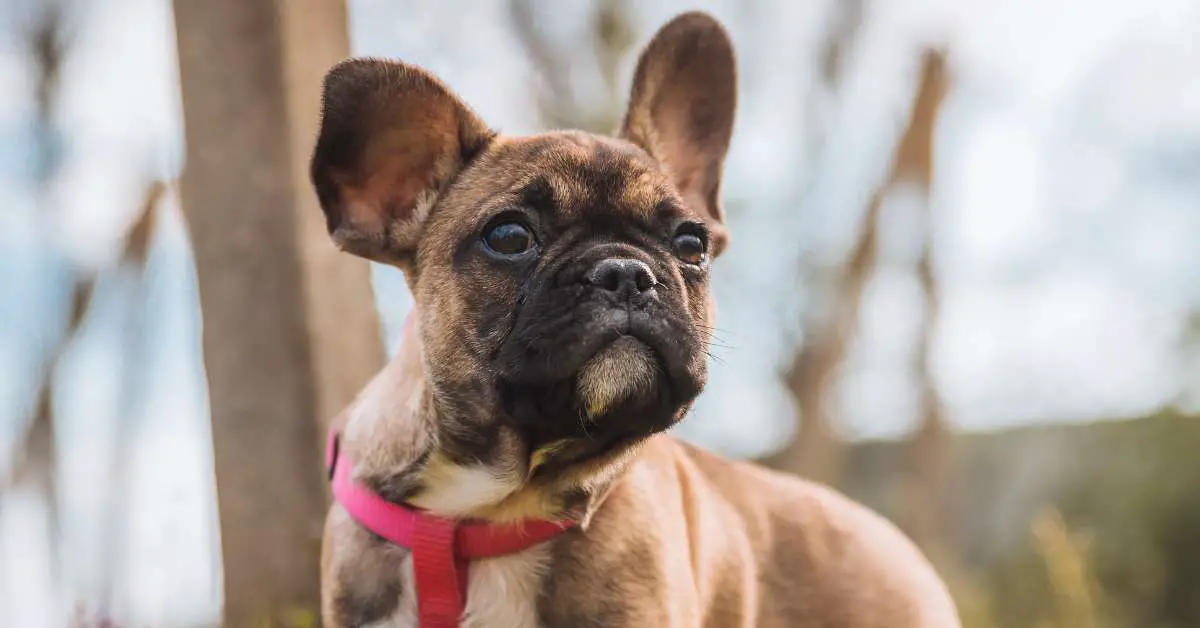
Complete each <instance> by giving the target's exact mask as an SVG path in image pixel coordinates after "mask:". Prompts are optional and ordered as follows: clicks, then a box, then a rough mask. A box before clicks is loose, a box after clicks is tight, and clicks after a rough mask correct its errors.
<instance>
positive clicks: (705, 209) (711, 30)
mask: <svg viewBox="0 0 1200 628" xmlns="http://www.w3.org/2000/svg"><path fill="white" fill-rule="evenodd" d="M736 106H737V70H736V65H735V62H734V56H733V44H732V42H730V40H729V35H728V34H727V33H726V32H725V28H724V27H722V26H721V24H720V23H719V22H717V21H716V20H715V19H713V18H712V17H711V16H709V15H707V14H705V13H699V12H690V13H684V14H682V15H680V16H678V17H676V18H675V19H673V20H671V21H670V22H668V23H667V24H666V25H665V26H663V27H662V28H661V29H659V31H658V33H656V34H655V35H654V38H653V39H652V40H650V43H649V45H647V46H646V50H645V51H644V52H643V53H642V56H641V58H640V59H639V60H638V64H637V71H636V72H635V73H634V78H633V93H632V95H631V96H630V99H629V110H628V111H627V112H626V114H625V121H624V123H623V124H622V125H621V137H623V138H625V139H627V140H629V141H631V142H633V143H635V144H637V145H639V146H641V147H642V148H643V149H645V150H646V151H647V152H649V153H650V155H651V156H653V157H654V158H655V159H657V160H658V161H659V162H661V163H663V164H664V165H665V166H666V167H667V169H668V170H669V171H670V173H671V176H672V177H673V178H674V180H675V186H676V187H677V188H678V189H679V192H680V194H681V195H682V196H683V200H684V202H685V203H687V205H688V206H689V207H691V208H692V209H693V210H694V211H696V212H698V213H700V214H702V215H704V216H706V217H707V219H708V222H709V231H710V233H711V244H710V247H711V249H712V254H713V255H714V256H715V255H717V254H719V253H720V252H721V250H722V249H723V248H724V247H725V244H726V242H727V240H728V237H727V235H726V232H725V228H724V224H723V222H724V210H722V208H721V169H722V165H723V163H724V161H725V152H726V150H728V148H729V138H730V135H731V134H732V133H733V114H734V109H735V108H736Z"/></svg>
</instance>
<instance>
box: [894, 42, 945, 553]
mask: <svg viewBox="0 0 1200 628" xmlns="http://www.w3.org/2000/svg"><path fill="white" fill-rule="evenodd" d="M945 65H946V62H945V58H944V56H943V55H942V54H941V53H940V52H937V51H933V50H927V51H926V52H925V53H924V54H923V56H922V60H921V77H920V83H919V88H918V91H917V100H916V104H915V105H914V106H913V113H912V118H911V120H910V122H909V125H908V128H907V129H906V130H905V133H904V136H903V137H902V138H901V140H900V145H899V147H898V150H897V152H896V163H895V165H894V167H893V173H892V177H891V179H892V180H891V182H890V185H900V184H905V183H907V184H913V185H916V186H917V188H918V192H919V194H920V196H921V198H922V199H923V207H922V209H923V211H924V216H923V218H924V219H923V220H922V221H921V223H922V231H921V256H920V258H919V259H918V260H917V267H916V274H917V280H918V283H919V284H920V287H921V299H922V312H923V318H922V320H921V326H920V329H919V331H918V337H917V344H916V349H915V351H914V353H913V357H912V360H913V362H912V368H913V373H914V375H915V377H916V380H917V398H918V408H919V410H918V412H919V423H918V425H917V429H916V432H915V433H914V434H913V437H912V442H911V443H910V445H909V451H908V475H907V478H906V482H905V483H906V485H907V486H906V491H905V493H906V497H907V498H906V499H905V500H904V503H905V506H906V511H907V512H905V513H904V519H905V523H906V525H907V527H908V529H909V533H910V534H912V536H913V538H914V539H915V540H916V541H917V543H919V544H921V545H922V546H923V547H925V548H926V550H927V551H930V552H934V553H936V551H937V548H938V547H939V546H941V545H944V544H946V543H947V542H948V538H947V537H948V535H949V534H950V533H951V531H952V528H953V526H952V523H951V521H950V519H951V510H952V509H951V504H950V499H951V498H950V495H951V488H952V487H951V480H952V477H953V469H952V464H953V460H952V459H951V455H952V453H953V452H952V451H951V447H952V443H951V436H950V433H949V426H948V425H947V424H946V417H945V407H944V404H943V403H942V399H941V396H940V395H939V394H938V391H937V385H936V383H935V382H934V379H933V372H932V365H931V364H930V356H931V354H932V352H933V343H934V340H935V339H936V338H935V332H936V330H937V325H938V320H939V314H940V305H941V303H940V293H939V284H938V282H937V275H936V273H935V270H934V267H933V259H932V257H933V233H932V232H933V224H934V218H935V217H934V214H933V204H932V202H931V198H932V192H933V139H934V130H935V127H936V125H937V118H938V113H939V112H940V111H941V106H942V101H943V100H944V98H945V95H946V91H947V89H948V81H947V78H946V67H945ZM934 558H935V560H936V559H937V558H939V557H937V556H935V557H934Z"/></svg>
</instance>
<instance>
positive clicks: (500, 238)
mask: <svg viewBox="0 0 1200 628" xmlns="http://www.w3.org/2000/svg"><path fill="white" fill-rule="evenodd" d="M483 243H484V244H486V245H487V247H488V248H489V249H491V250H492V252H494V253H499V254H500V255H520V254H522V253H525V252H526V251H529V250H530V249H532V248H533V246H534V240H533V234H532V233H530V232H529V229H528V228H526V227H525V225H523V224H521V223H519V222H516V221H510V222H502V223H500V224H498V225H496V226H494V227H492V228H491V229H489V230H488V232H487V233H486V234H484V236H483Z"/></svg>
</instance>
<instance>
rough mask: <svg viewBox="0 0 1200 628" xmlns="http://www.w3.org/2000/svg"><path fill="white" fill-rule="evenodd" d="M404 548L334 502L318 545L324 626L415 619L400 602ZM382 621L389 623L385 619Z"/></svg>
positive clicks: (400, 623) (351, 627) (332, 627)
mask: <svg viewBox="0 0 1200 628" xmlns="http://www.w3.org/2000/svg"><path fill="white" fill-rule="evenodd" d="M407 555H408V551H407V550H404V549H401V548H398V547H396V546H394V545H391V544H389V543H388V542H387V541H384V540H382V539H379V538H377V537H374V536H373V535H372V534H371V533H370V532H368V531H366V530H364V529H363V528H362V527H360V526H359V525H358V524H356V523H355V522H354V521H353V520H351V519H350V517H349V515H347V514H346V511H345V510H343V509H342V507H341V506H338V505H336V504H335V505H334V506H333V507H332V508H330V510H329V515H328V516H327V517H326V518H325V536H324V540H323V541H322V547H321V617H322V623H323V625H324V626H325V627H326V628H362V627H364V626H371V625H377V624H380V623H384V622H388V621H391V622H392V624H390V625H395V626H407V625H414V626H415V625H416V618H415V616H413V617H411V621H408V622H406V621H404V617H405V616H407V615H413V613H412V612H411V610H412V609H408V608H403V605H402V604H401V598H403V597H404V596H403V595H402V594H403V585H402V580H401V577H402V572H403V569H404V568H405V558H406V557H407ZM385 625H389V624H386V623H385Z"/></svg>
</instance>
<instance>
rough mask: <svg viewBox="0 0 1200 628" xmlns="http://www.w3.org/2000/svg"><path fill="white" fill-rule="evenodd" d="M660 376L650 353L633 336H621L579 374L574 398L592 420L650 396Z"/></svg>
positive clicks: (652, 354)
mask: <svg viewBox="0 0 1200 628" xmlns="http://www.w3.org/2000/svg"><path fill="white" fill-rule="evenodd" d="M661 376H662V369H661V368H660V366H659V361H658V358H657V357H655V355H654V351H653V350H652V349H650V347H648V346H646V345H645V344H644V343H643V342H641V341H640V340H638V339H636V338H634V337H633V336H621V337H619V338H617V339H616V340H615V341H613V343H612V344H610V345H608V346H606V347H604V348H603V349H601V350H600V351H599V352H597V353H596V355H595V356H593V357H592V358H591V359H590V360H588V361H587V362H586V363H585V364H584V365H583V367H582V368H581V369H580V370H579V374H578V376H577V378H576V382H575V394H576V395H577V397H578V399H579V402H580V406H581V407H582V408H583V409H584V411H585V412H587V416H588V418H589V419H594V418H596V417H599V416H601V415H603V414H604V413H606V412H608V411H609V410H611V409H613V408H615V407H617V406H619V405H622V404H626V403H629V402H631V401H633V402H636V401H637V400H639V399H640V398H643V397H647V396H649V395H651V394H653V393H654V387H655V386H657V385H660V384H659V378H660V377H661Z"/></svg>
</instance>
